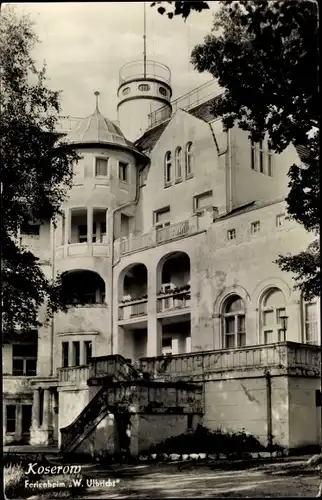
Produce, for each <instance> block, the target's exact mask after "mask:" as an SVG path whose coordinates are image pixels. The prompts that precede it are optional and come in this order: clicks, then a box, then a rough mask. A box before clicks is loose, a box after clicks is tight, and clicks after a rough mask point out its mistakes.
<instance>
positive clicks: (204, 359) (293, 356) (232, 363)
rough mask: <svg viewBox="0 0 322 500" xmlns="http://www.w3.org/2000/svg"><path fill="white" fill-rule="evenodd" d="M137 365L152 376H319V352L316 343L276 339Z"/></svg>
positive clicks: (146, 360)
mask: <svg viewBox="0 0 322 500" xmlns="http://www.w3.org/2000/svg"><path fill="white" fill-rule="evenodd" d="M140 369H141V371H142V372H144V373H148V374H149V375H150V376H154V377H155V378H156V379H157V378H160V379H170V380H171V379H180V380H189V379H204V377H205V376H206V375H207V376H209V375H211V374H220V373H223V372H233V371H238V370H240V371H243V372H245V371H249V370H254V371H256V370H260V371H261V372H262V373H264V372H265V371H266V370H267V369H269V370H274V369H276V370H278V372H279V373H281V372H282V373H283V374H300V375H301V374H303V375H304V374H305V375H308V376H310V375H311V376H316V377H318V376H320V373H321V352H320V348H319V347H317V346H311V345H307V344H297V343H295V342H280V343H276V344H268V345H258V346H247V347H242V348H238V349H229V350H228V349H223V350H218V351H201V352H195V353H189V354H177V355H174V356H171V357H169V356H167V357H166V358H165V357H164V356H158V357H156V358H141V360H140Z"/></svg>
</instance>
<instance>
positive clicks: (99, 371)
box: [60, 355, 203, 453]
mask: <svg viewBox="0 0 322 500" xmlns="http://www.w3.org/2000/svg"><path fill="white" fill-rule="evenodd" d="M87 383H88V385H89V386H97V385H99V386H101V387H100V388H99V389H98V392H97V393H96V394H95V395H94V397H93V398H92V399H91V401H90V402H89V403H88V404H87V406H86V407H85V408H84V409H83V411H82V412H81V413H80V414H79V415H78V417H77V418H76V419H75V420H74V421H73V422H72V423H71V424H70V425H68V426H67V427H64V428H63V429H61V430H60V432H61V438H62V439H61V451H62V452H64V453H71V452H74V451H76V450H77V447H78V446H79V445H80V444H81V443H82V442H83V441H84V439H86V437H87V436H89V434H90V433H91V432H92V431H93V430H94V429H95V428H96V427H97V425H98V424H99V423H100V422H101V420H102V419H103V418H104V417H105V416H106V415H107V414H108V413H112V414H114V415H121V414H122V413H125V412H129V413H141V414H142V413H143V414H144V413H148V414H156V413H157V414H169V413H176V414H177V413H179V414H188V413H192V414H202V413H203V398H202V396H203V392H202V391H203V389H202V385H197V384H191V383H187V382H180V381H176V382H173V381H172V382H171V381H162V380H161V381H160V380H154V378H153V375H152V374H151V375H148V376H147V375H145V374H144V373H143V372H141V371H140V370H138V369H136V368H134V367H133V365H131V363H130V362H129V361H128V360H126V359H125V358H123V357H122V356H120V355H114V356H102V357H98V358H93V360H92V362H91V366H90V370H89V379H88V382H87Z"/></svg>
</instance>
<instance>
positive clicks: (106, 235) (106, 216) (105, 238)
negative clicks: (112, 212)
mask: <svg viewBox="0 0 322 500" xmlns="http://www.w3.org/2000/svg"><path fill="white" fill-rule="evenodd" d="M105 224H106V234H105V236H104V241H103V243H107V241H108V210H106V214H105ZM111 241H112V242H113V238H111Z"/></svg>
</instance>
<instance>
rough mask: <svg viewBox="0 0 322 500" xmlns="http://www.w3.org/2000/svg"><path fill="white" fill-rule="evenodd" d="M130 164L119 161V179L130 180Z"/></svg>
mask: <svg viewBox="0 0 322 500" xmlns="http://www.w3.org/2000/svg"><path fill="white" fill-rule="evenodd" d="M128 167H129V166H128V164H127V163H124V162H122V161H119V179H120V180H121V181H123V182H128Z"/></svg>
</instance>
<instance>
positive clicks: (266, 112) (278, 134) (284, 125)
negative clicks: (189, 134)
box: [191, 0, 320, 300]
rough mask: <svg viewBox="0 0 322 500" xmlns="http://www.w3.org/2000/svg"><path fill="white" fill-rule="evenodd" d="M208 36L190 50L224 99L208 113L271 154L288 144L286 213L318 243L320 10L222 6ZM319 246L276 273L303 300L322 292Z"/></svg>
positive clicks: (298, 5) (307, 4) (287, 260)
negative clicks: (297, 161)
mask: <svg viewBox="0 0 322 500" xmlns="http://www.w3.org/2000/svg"><path fill="white" fill-rule="evenodd" d="M220 3H221V7H220V10H219V11H218V12H217V13H216V14H215V17H214V25H213V29H212V33H211V34H210V35H207V36H206V37H205V39H204V43H203V44H200V45H197V46H196V47H195V48H194V49H193V51H192V56H191V60H192V64H193V65H194V67H195V68H196V69H197V70H198V71H199V72H204V71H208V72H210V73H211V74H212V75H213V76H214V78H216V79H218V83H219V85H220V86H221V87H222V88H223V94H222V95H221V96H220V97H218V99H216V102H215V103H214V106H213V113H214V116H215V117H221V118H222V119H223V123H224V126H225V128H226V130H227V129H230V128H232V127H233V126H234V125H235V124H237V125H238V126H239V127H240V128H241V129H243V130H246V131H248V132H249V137H250V138H251V139H252V140H254V141H259V140H261V139H263V138H264V136H265V135H267V137H268V144H269V147H270V149H271V150H272V151H274V152H276V153H281V152H282V151H283V150H284V149H285V148H286V147H287V146H288V145H289V144H290V143H292V144H293V145H294V146H295V147H296V148H297V150H298V151H300V152H301V156H302V162H303V164H302V165H301V167H298V166H296V165H292V166H290V170H289V173H288V176H289V188H290V191H289V194H288V196H287V200H286V201H287V206H288V214H289V216H290V217H291V218H293V219H295V220H296V221H297V222H299V223H300V224H302V225H303V226H304V227H305V229H306V230H307V231H310V232H312V233H313V234H314V235H315V236H316V237H317V236H318V232H319V220H320V211H319V207H320V186H319V159H318V156H319V155H318V149H319V148H318V143H319V129H318V123H319V101H318V17H317V4H316V3H315V2H313V1H309V0H302V1H301V2H293V1H291V0H285V1H277V0H274V1H270V2H255V1H243V2H239V1H225V2H220ZM319 250H320V246H319V240H318V239H316V241H314V243H313V244H312V245H310V246H309V248H308V249H307V251H306V252H301V253H300V254H298V255H287V256H280V257H279V259H278V260H277V263H278V264H279V266H280V267H281V269H283V270H286V271H291V272H293V273H294V274H295V280H296V287H297V288H298V289H300V290H301V292H302V294H303V297H304V299H306V300H311V299H312V298H313V297H314V296H317V295H319V293H320V259H319Z"/></svg>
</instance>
